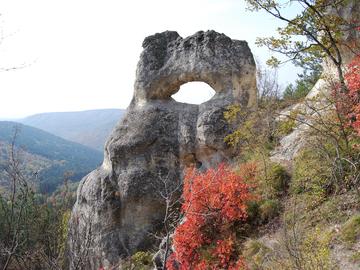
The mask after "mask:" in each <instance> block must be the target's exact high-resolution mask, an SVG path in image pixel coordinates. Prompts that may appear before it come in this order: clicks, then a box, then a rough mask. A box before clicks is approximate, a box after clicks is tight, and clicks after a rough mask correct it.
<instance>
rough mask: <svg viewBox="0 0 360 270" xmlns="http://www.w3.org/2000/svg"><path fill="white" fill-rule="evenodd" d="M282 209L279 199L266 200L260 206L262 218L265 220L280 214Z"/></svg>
mask: <svg viewBox="0 0 360 270" xmlns="http://www.w3.org/2000/svg"><path fill="white" fill-rule="evenodd" d="M280 210H281V204H280V202H279V200H265V201H264V202H263V203H262V204H261V205H260V207H259V212H260V218H261V220H262V221H263V222H266V221H269V220H271V219H273V218H274V217H276V216H278V215H279V213H280Z"/></svg>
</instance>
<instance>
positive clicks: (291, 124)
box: [277, 110, 299, 136]
mask: <svg viewBox="0 0 360 270" xmlns="http://www.w3.org/2000/svg"><path fill="white" fill-rule="evenodd" d="M298 114H299V112H298V111H297V110H294V111H291V112H290V114H289V116H288V117H286V119H285V120H282V121H280V122H279V123H278V128H277V134H278V135H279V136H286V135H288V134H290V133H291V132H292V131H293V130H294V128H295V127H296V117H297V116H298Z"/></svg>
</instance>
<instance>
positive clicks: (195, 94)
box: [171, 82, 215, 104]
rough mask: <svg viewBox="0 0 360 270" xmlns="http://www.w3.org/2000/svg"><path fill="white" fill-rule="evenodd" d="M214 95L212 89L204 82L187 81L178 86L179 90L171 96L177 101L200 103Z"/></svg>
mask: <svg viewBox="0 0 360 270" xmlns="http://www.w3.org/2000/svg"><path fill="white" fill-rule="evenodd" d="M214 95H215V91H214V89H212V88H211V86H210V85H208V84H207V83H204V82H188V83H185V84H183V85H182V86H180V89H179V91H178V92H177V93H176V94H174V95H172V96H171V97H172V98H173V99H175V100H176V101H177V102H182V103H189V104H201V103H204V102H205V101H208V100H209V99H211V98H212V97H213V96H214Z"/></svg>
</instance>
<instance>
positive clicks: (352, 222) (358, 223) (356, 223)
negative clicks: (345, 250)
mask: <svg viewBox="0 0 360 270" xmlns="http://www.w3.org/2000/svg"><path fill="white" fill-rule="evenodd" d="M359 236H360V214H358V215H355V216H353V217H351V218H350V219H349V220H348V221H347V222H346V223H345V224H344V225H343V227H342V229H341V239H342V240H343V241H344V242H346V243H347V244H354V243H355V242H356V239H357V238H358V237H359Z"/></svg>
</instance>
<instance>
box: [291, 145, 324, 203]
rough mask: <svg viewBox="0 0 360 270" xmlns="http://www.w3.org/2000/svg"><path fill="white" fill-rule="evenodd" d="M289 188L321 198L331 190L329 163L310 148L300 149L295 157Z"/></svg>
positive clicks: (296, 192)
mask: <svg viewBox="0 0 360 270" xmlns="http://www.w3.org/2000/svg"><path fill="white" fill-rule="evenodd" d="M290 190H291V191H292V193H295V194H300V193H305V192H306V193H308V194H311V195H315V196H317V197H319V198H323V197H324V196H325V195H326V194H327V193H328V192H330V190H331V164H328V163H327V162H326V160H324V159H323V158H322V157H321V156H320V155H319V154H318V153H317V152H316V151H314V150H312V149H309V148H307V149H304V150H302V151H301V152H300V153H299V155H298V156H297V157H296V158H295V162H294V170H293V178H292V182H291V188H290Z"/></svg>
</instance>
